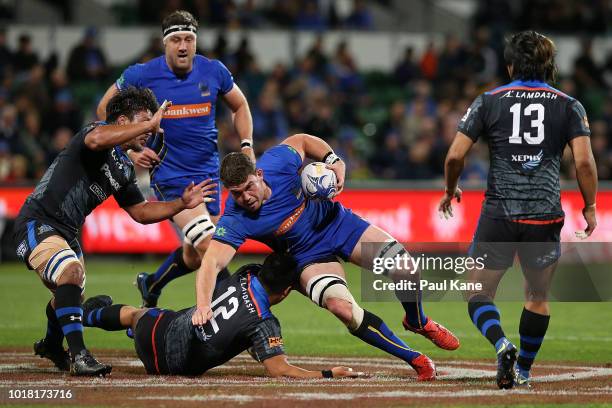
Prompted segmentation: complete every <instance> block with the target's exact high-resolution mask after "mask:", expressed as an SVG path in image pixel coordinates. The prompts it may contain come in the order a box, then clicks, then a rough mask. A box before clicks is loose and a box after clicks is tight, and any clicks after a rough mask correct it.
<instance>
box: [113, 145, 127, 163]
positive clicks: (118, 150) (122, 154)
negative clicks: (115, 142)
mask: <svg viewBox="0 0 612 408" xmlns="http://www.w3.org/2000/svg"><path fill="white" fill-rule="evenodd" d="M114 149H115V152H116V153H117V155H118V156H119V157H120V158H121V160H122V161H124V162H125V161H127V162H130V163H131V160H130V158H129V157H128V155H127V154H125V152H124V151H123V149H122V148H121V146H115V147H114Z"/></svg>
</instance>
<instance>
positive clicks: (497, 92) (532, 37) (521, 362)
mask: <svg viewBox="0 0 612 408" xmlns="http://www.w3.org/2000/svg"><path fill="white" fill-rule="evenodd" d="M504 57H505V60H506V64H507V67H508V74H509V75H510V77H511V78H512V82H511V83H509V84H507V85H504V86H502V87H499V88H496V89H493V90H492V91H489V92H486V93H484V94H482V95H480V96H479V97H478V98H476V100H475V101H474V103H473V104H472V106H471V107H470V108H469V109H468V111H467V113H466V114H465V116H464V117H463V119H462V120H461V121H460V123H459V127H458V132H457V135H456V136H455V139H454V141H453V143H452V145H451V147H450V148H449V151H448V155H447V157H446V164H445V174H446V194H445V195H444V197H443V198H442V200H441V202H440V208H439V209H440V211H441V212H443V213H444V214H446V215H452V208H451V201H452V199H453V198H457V200H458V201H459V199H460V198H461V190H459V188H458V187H457V180H458V178H459V175H460V174H461V170H462V169H463V163H464V159H465V156H466V155H467V153H468V152H469V150H470V148H471V147H472V145H473V144H474V143H475V142H476V141H477V140H478V138H480V137H486V139H487V141H488V144H489V151H490V157H491V167H490V170H489V176H488V185H487V191H486V193H485V201H484V204H483V207H482V213H481V216H480V220H479V222H478V226H477V228H476V232H475V233H474V242H473V244H472V248H471V251H472V254H471V255H472V256H483V255H484V254H486V255H487V257H486V258H487V261H486V263H485V266H486V268H487V269H485V270H481V271H476V270H474V271H471V273H470V275H471V276H469V279H470V280H473V281H477V282H481V283H483V285H484V287H483V290H482V291H481V292H474V293H469V294H468V301H469V306H468V310H469V314H470V318H471V319H472V321H473V323H474V324H475V325H476V327H477V328H478V330H479V331H480V332H481V333H482V335H483V336H485V337H486V338H487V339H488V340H489V342H490V343H491V344H492V345H493V346H494V347H495V350H496V353H497V359H498V371H497V385H498V386H499V387H500V388H512V386H513V385H514V384H518V385H524V384H525V385H528V380H529V372H530V369H531V366H532V364H533V361H534V359H535V357H536V355H537V353H538V350H539V349H540V347H541V345H542V342H543V340H544V335H545V334H546V330H547V328H548V322H549V320H550V310H549V306H548V301H547V296H548V291H549V288H550V284H551V281H552V276H553V273H554V270H555V267H556V265H557V261H558V259H559V256H560V247H559V240H560V236H559V234H560V232H561V227H562V226H563V219H564V213H563V209H562V208H561V190H560V185H559V168H560V161H561V156H562V154H563V150H564V149H565V147H566V145H568V144H569V147H570V149H571V150H572V153H573V156H574V163H575V166H576V178H577V180H578V185H579V186H580V191H581V193H582V197H583V200H584V209H583V210H582V213H583V215H584V219H585V220H586V223H587V228H586V229H585V230H584V231H579V232H577V233H576V235H577V236H579V237H581V238H586V237H588V236H589V235H591V233H592V232H593V230H594V229H595V227H596V225H597V222H596V218H595V196H596V192H597V170H596V167H595V160H594V159H593V153H592V151H591V143H590V138H589V136H590V130H589V124H588V121H587V116H586V113H585V110H584V108H583V107H582V105H581V104H580V102H578V101H577V100H576V99H574V98H572V97H570V96H568V95H565V94H564V93H562V92H560V91H558V90H556V89H555V88H553V87H551V86H550V85H549V83H550V82H553V81H554V77H555V71H556V67H555V46H554V44H553V42H552V41H551V40H550V39H549V38H547V37H545V36H543V35H541V34H538V33H536V32H534V31H525V32H521V33H518V34H515V35H513V36H512V37H511V38H510V39H509V41H508V43H507V45H506V49H505V51H504ZM497 242H503V243H504V244H495V243H497ZM519 242H528V243H529V244H523V245H520V244H518V243H519ZM513 243H514V244H513ZM517 252H518V256H519V259H520V262H521V267H522V269H523V273H524V275H525V278H526V282H527V285H526V303H525V307H524V308H523V312H522V314H521V320H520V326H519V334H520V339H521V344H520V352H519V353H518V361H517V364H516V372H515V371H514V362H515V360H516V353H517V350H516V347H515V346H514V345H513V344H512V343H511V342H510V341H509V340H508V339H507V338H506V335H505V334H504V331H503V329H502V326H501V323H500V315H499V310H498V309H497V307H496V306H495V304H494V303H493V298H494V296H495V292H496V289H497V286H498V284H499V281H500V279H501V278H502V276H503V274H504V273H505V271H506V269H507V268H508V267H510V266H512V263H513V260H514V255H515V253H517Z"/></svg>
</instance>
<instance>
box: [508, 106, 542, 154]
mask: <svg viewBox="0 0 612 408" xmlns="http://www.w3.org/2000/svg"><path fill="white" fill-rule="evenodd" d="M510 112H511V113H512V136H510V138H509V139H508V142H510V143H512V144H521V143H523V139H525V141H526V142H527V143H528V144H540V143H542V142H543V141H544V105H542V104H541V103H531V104H529V105H527V106H526V107H525V110H523V114H524V115H525V116H527V117H529V118H530V119H531V127H532V128H533V129H536V132H535V133H536V136H533V134H532V133H533V131H531V132H523V137H522V138H521V135H520V133H521V104H520V103H515V104H514V105H512V106H511V107H510ZM534 112H535V114H536V117H535V119H533V117H532V114H533V113H534Z"/></svg>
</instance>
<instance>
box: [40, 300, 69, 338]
mask: <svg viewBox="0 0 612 408" xmlns="http://www.w3.org/2000/svg"><path fill="white" fill-rule="evenodd" d="M52 302H53V299H51V300H50V301H49V303H47V308H46V310H45V312H46V313H47V334H46V335H45V343H47V344H48V345H49V346H51V347H53V348H55V347H58V348H59V347H62V343H63V341H64V333H63V332H62V326H60V323H59V321H58V320H57V316H56V315H55V309H53V306H52V305H51V303H52Z"/></svg>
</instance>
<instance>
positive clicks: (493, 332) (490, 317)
mask: <svg viewBox="0 0 612 408" xmlns="http://www.w3.org/2000/svg"><path fill="white" fill-rule="evenodd" d="M468 312H469V314H470V318H471V319H472V322H473V323H474V325H475V326H476V328H477V329H478V330H479V331H480V332H481V333H482V335H483V336H485V337H486V338H487V340H489V342H490V343H491V344H492V345H493V347H495V351H496V352H499V351H500V349H501V347H502V346H503V345H504V344H505V342H507V341H508V340H507V339H506V335H505V334H504V330H503V329H502V327H501V317H500V314H499V309H498V308H497V306H495V304H494V303H493V302H491V300H490V299H489V298H488V297H485V296H478V295H477V296H474V297H473V298H472V299H470V301H469V303H468Z"/></svg>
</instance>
